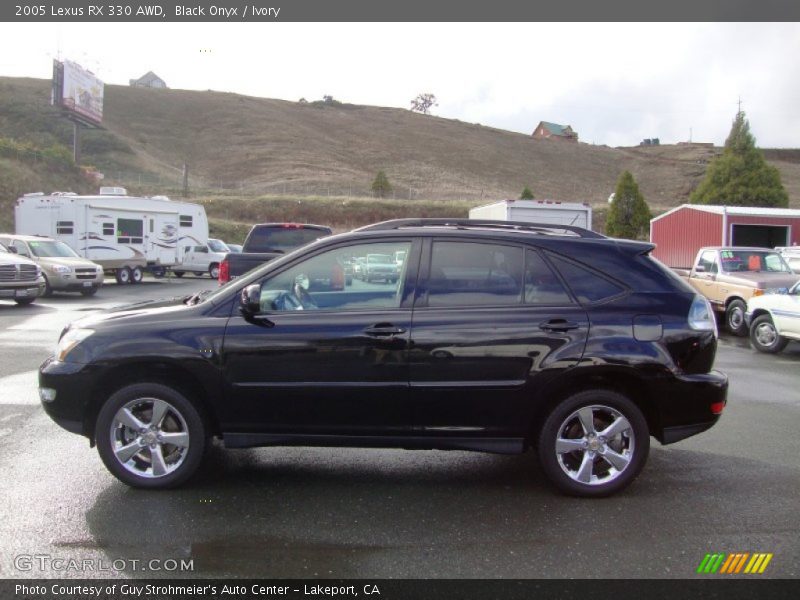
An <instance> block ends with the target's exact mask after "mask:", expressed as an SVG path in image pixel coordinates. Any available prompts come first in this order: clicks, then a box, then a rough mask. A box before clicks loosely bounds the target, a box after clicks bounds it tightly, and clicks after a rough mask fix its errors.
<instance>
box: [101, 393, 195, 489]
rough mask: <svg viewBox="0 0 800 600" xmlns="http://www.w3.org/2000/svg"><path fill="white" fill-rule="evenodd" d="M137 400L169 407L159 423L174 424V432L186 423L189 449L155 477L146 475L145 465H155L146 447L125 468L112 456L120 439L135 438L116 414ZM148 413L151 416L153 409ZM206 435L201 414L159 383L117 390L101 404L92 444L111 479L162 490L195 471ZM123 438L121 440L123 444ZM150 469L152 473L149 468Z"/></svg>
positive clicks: (114, 455) (180, 430)
mask: <svg viewBox="0 0 800 600" xmlns="http://www.w3.org/2000/svg"><path fill="white" fill-rule="evenodd" d="M138 399H141V400H142V403H143V404H144V405H146V404H147V402H148V401H150V400H153V399H155V400H158V401H163V402H166V403H168V404H169V405H171V406H170V410H169V411H167V412H166V417H165V418H164V419H163V420H162V423H164V424H165V425H164V427H166V424H168V423H175V427H174V429H177V431H178V432H179V433H183V430H184V423H185V430H186V432H187V433H188V447H186V448H185V451H184V452H183V454H181V457H182V458H181V462H180V463H179V464H178V465H177V467H174V469H173V470H171V471H169V472H167V473H165V474H163V475H160V476H157V477H153V476H152V475H150V476H148V475H147V472H146V467H147V465H148V464H150V465H152V464H154V462H155V461H153V458H155V457H154V456H153V455H152V454H151V453H150V450H149V448H148V447H147V446H141V447H139V446H137V447H139V448H141V449H140V450H138V452H137V453H136V454H134V455H133V456H131V458H130V459H128V461H127V462H126V464H128V463H131V462H133V463H135V464H134V465H131V466H128V467H126V466H125V465H124V464H123V462H121V460H120V459H118V458H117V455H116V454H115V446H116V444H117V441H118V440H119V437H120V436H125V435H128V434H129V433H132V434H133V435H134V436H135V435H136V434H135V433H133V430H131V429H128V428H125V427H122V426H121V425H120V424H119V422H118V421H117V420H116V415H117V412H118V411H119V410H120V409H122V408H123V407H124V406H125V405H126V404H129V403H134V402H136V401H137V400H138ZM144 414H146V413H144ZM150 414H151V415H152V408H151V410H150ZM176 414H177V415H178V416H179V417H182V419H183V422H181V421H180V420H179V419H178V418H177V417H176V416H175V415H176ZM167 418H169V419H171V421H169V422H168V421H167ZM145 424H146V423H145ZM207 432H208V428H207V427H206V425H205V421H204V419H203V417H202V415H201V413H200V411H198V409H197V408H196V407H195V405H194V404H192V402H190V401H189V400H187V399H186V397H185V396H184V395H183V394H181V393H180V392H179V391H178V390H176V389H174V388H172V387H169V386H166V385H163V384H160V383H137V384H133V385H129V386H126V387H124V388H122V389H120V390H118V391H117V392H115V393H114V394H112V395H111V397H110V398H109V399H108V400H106V402H105V404H103V407H102V408H101V409H100V413H99V414H98V416H97V424H96V427H95V441H96V443H97V451H98V453H99V454H100V458H101V459H102V460H103V463H104V464H105V466H106V468H107V469H108V470H109V471H110V472H111V474H112V475H114V477H116V478H117V479H119V480H120V481H122V482H123V483H125V484H126V485H129V486H131V487H137V488H144V489H165V488H172V487H176V486H178V485H181V484H182V483H184V482H185V481H186V480H187V479H189V478H190V477H191V476H192V475H193V474H194V473H195V472H196V471H197V469H198V467H199V466H200V463H201V462H202V460H203V456H204V455H205V452H206V449H207V448H208V445H209V443H208V433H207ZM161 433H169V431H168V430H167V429H164V431H162V432H161ZM112 439H114V441H112ZM126 439H127V438H123V441H124V440H126ZM120 443H122V442H120ZM157 445H158V446H159V448H162V449H163V447H167V448H170V446H169V445H168V444H166V443H165V444H163V445H162V444H161V443H159V444H157ZM172 448H174V450H172V451H171V452H172V453H174V452H180V449H179V447H178V446H174V447H172ZM121 450H122V448H117V451H121ZM148 455H149V456H150V457H151V458H150V462H148V459H147V456H148ZM167 459H169V456H168V457H166V459H165V464H168V465H169V463H167V462H166V460H167ZM173 464H174V463H173ZM141 467H145V470H137V469H140V468H141ZM168 468H169V466H168ZM150 470H151V471H153V467H152V466H151V467H150ZM139 473H141V474H139Z"/></svg>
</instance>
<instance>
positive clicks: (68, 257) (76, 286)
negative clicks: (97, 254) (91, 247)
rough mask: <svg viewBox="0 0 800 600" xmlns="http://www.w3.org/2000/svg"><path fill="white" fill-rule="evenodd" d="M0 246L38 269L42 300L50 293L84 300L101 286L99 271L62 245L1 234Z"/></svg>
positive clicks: (50, 241)
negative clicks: (77, 295) (79, 296)
mask: <svg viewBox="0 0 800 600" xmlns="http://www.w3.org/2000/svg"><path fill="white" fill-rule="evenodd" d="M0 243H3V244H4V245H5V246H6V247H7V248H8V249H9V250H10V251H11V252H13V253H15V254H17V255H19V256H24V257H25V258H28V259H30V260H32V261H33V262H35V263H37V264H38V265H39V267H41V272H42V277H43V278H44V285H45V287H44V291H43V292H42V296H50V295H51V294H52V293H53V292H80V293H81V294H83V295H84V296H94V295H95V294H96V293H97V290H99V289H100V288H101V287H102V285H103V267H101V266H100V265H98V264H97V263H94V262H92V261H91V260H89V259H86V258H83V257H81V256H80V255H78V253H77V252H75V251H74V250H73V249H72V248H70V247H69V246H68V245H67V244H65V243H64V242H62V241H59V240H55V239H53V238H48V237H39V236H32V235H11V234H2V235H0Z"/></svg>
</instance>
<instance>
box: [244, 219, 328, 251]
mask: <svg viewBox="0 0 800 600" xmlns="http://www.w3.org/2000/svg"><path fill="white" fill-rule="evenodd" d="M330 234H331V231H330V229H327V230H325V229H313V228H307V227H289V226H287V227H283V226H279V227H257V228H256V229H253V231H251V232H250V235H249V236H248V237H247V241H246V242H245V248H246V251H247V252H280V253H283V254H285V253H287V252H289V251H290V250H294V249H295V248H299V247H300V246H305V245H306V244H310V243H311V242H313V241H314V240H316V239H319V238H321V237H325V236H326V235H330Z"/></svg>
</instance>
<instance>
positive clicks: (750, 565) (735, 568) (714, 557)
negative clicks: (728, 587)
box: [697, 552, 773, 575]
mask: <svg viewBox="0 0 800 600" xmlns="http://www.w3.org/2000/svg"><path fill="white" fill-rule="evenodd" d="M772 557H773V554H772V553H766V552H755V553H753V554H750V553H749V552H734V553H732V554H726V553H724V552H715V553H713V554H711V553H708V554H706V555H705V556H704V557H703V560H701V561H700V564H699V565H698V567H697V572H698V573H709V574H713V573H720V574H727V575H735V574H739V573H742V574H751V575H755V574H761V573H763V572H764V571H765V570H766V568H767V565H768V564H769V562H770V561H771V560H772Z"/></svg>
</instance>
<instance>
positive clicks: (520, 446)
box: [222, 433, 525, 454]
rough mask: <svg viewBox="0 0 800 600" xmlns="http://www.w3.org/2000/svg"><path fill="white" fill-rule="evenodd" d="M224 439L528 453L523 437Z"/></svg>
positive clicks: (237, 444) (231, 439)
mask: <svg viewBox="0 0 800 600" xmlns="http://www.w3.org/2000/svg"><path fill="white" fill-rule="evenodd" d="M222 439H223V441H224V442H225V447H226V448H253V447H256V446H333V447H346V448H402V449H405V450H472V451H475V452H491V453H494V454H522V453H523V452H524V451H525V440H524V439H523V438H478V437H434V436H369V435H303V434H295V433H223V434H222Z"/></svg>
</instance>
